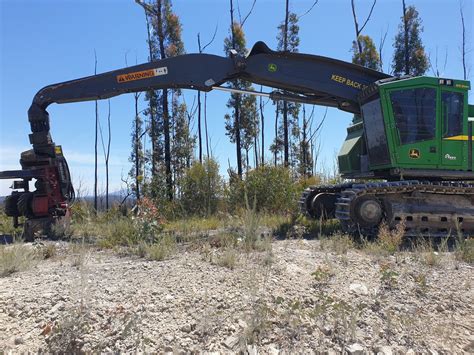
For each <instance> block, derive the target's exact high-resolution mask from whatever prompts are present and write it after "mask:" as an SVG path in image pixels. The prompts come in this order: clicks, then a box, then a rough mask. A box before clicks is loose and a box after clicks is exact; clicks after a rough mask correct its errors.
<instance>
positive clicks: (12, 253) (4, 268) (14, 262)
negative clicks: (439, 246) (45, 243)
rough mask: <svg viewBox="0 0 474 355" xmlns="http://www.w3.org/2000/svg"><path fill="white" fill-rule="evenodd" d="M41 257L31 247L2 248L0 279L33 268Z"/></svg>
mask: <svg viewBox="0 0 474 355" xmlns="http://www.w3.org/2000/svg"><path fill="white" fill-rule="evenodd" d="M39 259H40V256H39V254H38V252H37V250H35V249H34V248H33V247H32V246H31V245H23V244H13V245H2V246H0V277H5V276H9V275H11V274H13V273H15V272H19V271H24V270H27V269H29V268H30V267H32V266H33V265H35V264H36V263H37V261H38V260H39Z"/></svg>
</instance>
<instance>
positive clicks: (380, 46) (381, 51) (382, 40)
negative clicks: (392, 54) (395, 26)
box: [379, 25, 389, 71]
mask: <svg viewBox="0 0 474 355" xmlns="http://www.w3.org/2000/svg"><path fill="white" fill-rule="evenodd" d="M388 27H389V26H388V25H387V29H386V30H385V33H384V34H381V35H380V42H379V58H380V69H381V70H382V71H383V47H384V45H385V40H386V39H387V34H388Z"/></svg>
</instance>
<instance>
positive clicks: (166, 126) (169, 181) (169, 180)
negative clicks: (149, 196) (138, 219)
mask: <svg viewBox="0 0 474 355" xmlns="http://www.w3.org/2000/svg"><path fill="white" fill-rule="evenodd" d="M162 7H163V6H162V0H157V8H158V11H157V25H158V26H157V27H158V28H157V30H158V42H159V48H160V56H161V59H165V58H166V52H165V35H164V28H163V27H164V23H163V13H162V10H163V9H162ZM162 105H163V134H164V136H165V137H164V138H165V174H166V190H167V191H166V192H167V195H168V200H170V201H172V200H173V177H172V172H171V144H170V118H169V112H168V90H167V89H163V97H162Z"/></svg>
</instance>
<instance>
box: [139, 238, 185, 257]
mask: <svg viewBox="0 0 474 355" xmlns="http://www.w3.org/2000/svg"><path fill="white" fill-rule="evenodd" d="M176 247H177V246H176V239H175V238H174V237H172V236H169V235H163V236H162V237H161V238H160V239H159V240H158V241H157V242H156V243H153V244H150V245H147V246H146V247H145V250H144V256H145V257H146V258H147V259H149V260H155V261H161V260H165V259H166V258H168V257H169V256H170V255H172V254H173V253H174V252H175V251H176Z"/></svg>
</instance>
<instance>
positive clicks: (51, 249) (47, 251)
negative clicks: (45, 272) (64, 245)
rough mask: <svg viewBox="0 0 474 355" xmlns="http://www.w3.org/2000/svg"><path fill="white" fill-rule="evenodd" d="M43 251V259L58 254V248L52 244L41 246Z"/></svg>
mask: <svg viewBox="0 0 474 355" xmlns="http://www.w3.org/2000/svg"><path fill="white" fill-rule="evenodd" d="M41 251H42V253H43V259H51V258H54V257H55V256H56V255H57V254H58V249H57V248H56V245H54V244H47V245H46V246H44V247H43V248H41Z"/></svg>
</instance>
